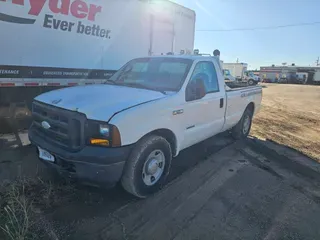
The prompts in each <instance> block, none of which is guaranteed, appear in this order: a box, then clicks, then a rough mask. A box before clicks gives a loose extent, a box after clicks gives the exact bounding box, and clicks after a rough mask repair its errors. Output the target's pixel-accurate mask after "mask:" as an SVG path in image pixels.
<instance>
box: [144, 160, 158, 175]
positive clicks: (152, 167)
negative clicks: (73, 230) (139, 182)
mask: <svg viewBox="0 0 320 240" xmlns="http://www.w3.org/2000/svg"><path fill="white" fill-rule="evenodd" d="M158 167H159V166H158V161H157V160H156V159H151V160H150V161H149V164H148V166H147V174H149V175H153V174H155V173H156V172H157V170H158Z"/></svg>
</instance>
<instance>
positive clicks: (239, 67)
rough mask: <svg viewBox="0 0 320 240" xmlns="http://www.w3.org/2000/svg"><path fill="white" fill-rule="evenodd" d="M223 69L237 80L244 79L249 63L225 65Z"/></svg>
mask: <svg viewBox="0 0 320 240" xmlns="http://www.w3.org/2000/svg"><path fill="white" fill-rule="evenodd" d="M223 68H224V69H227V70H229V71H230V73H231V75H232V76H234V77H236V78H237V79H242V78H244V73H245V71H247V68H248V64H247V63H223Z"/></svg>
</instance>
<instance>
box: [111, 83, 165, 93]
mask: <svg viewBox="0 0 320 240" xmlns="http://www.w3.org/2000/svg"><path fill="white" fill-rule="evenodd" d="M116 84H118V83H116ZM119 85H123V86H129V87H130V86H131V87H138V88H143V89H147V90H151V91H156V92H160V93H162V94H164V95H167V94H166V92H165V91H163V90H160V89H156V88H152V87H148V86H146V85H143V84H141V83H121V84H119Z"/></svg>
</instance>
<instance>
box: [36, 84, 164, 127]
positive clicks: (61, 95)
mask: <svg viewBox="0 0 320 240" xmlns="http://www.w3.org/2000/svg"><path fill="white" fill-rule="evenodd" d="M165 96H166V95H164V94H162V93H160V92H156V91H152V90H145V89H139V88H131V87H126V86H115V85H107V84H102V85H90V86H79V87H70V88H63V89H60V90H55V91H51V92H47V93H44V94H41V95H39V96H37V97H36V98H35V100H37V101H40V102H43V103H46V104H49V105H52V106H56V107H60V108H63V109H68V110H71V111H77V112H80V113H84V114H85V115H86V116H87V118H88V119H94V120H99V121H109V120H110V118H111V117H112V116H113V115H114V114H115V113H117V112H120V111H122V110H124V109H127V108H130V107H133V106H136V105H139V104H142V103H146V102H149V101H153V100H156V99H160V98H164V97H165Z"/></svg>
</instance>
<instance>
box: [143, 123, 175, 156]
mask: <svg viewBox="0 0 320 240" xmlns="http://www.w3.org/2000/svg"><path fill="white" fill-rule="evenodd" d="M151 134H154V135H158V136H161V137H163V138H165V139H166V140H167V141H168V142H169V143H170V146H171V150H172V155H173V156H175V155H176V153H177V138H176V136H175V135H174V133H173V132H172V131H171V130H169V129H165V128H162V129H157V130H154V131H152V132H150V133H148V134H147V135H151Z"/></svg>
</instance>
